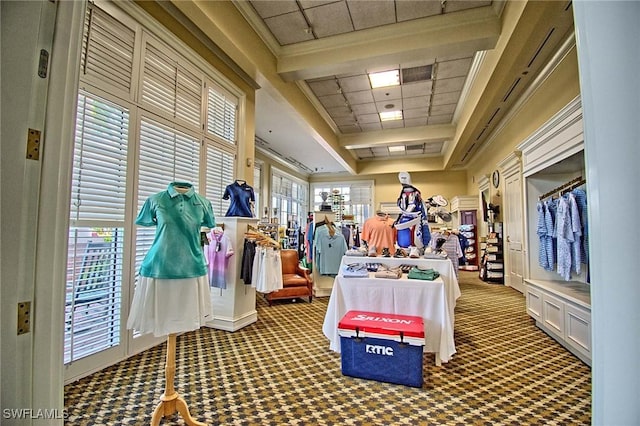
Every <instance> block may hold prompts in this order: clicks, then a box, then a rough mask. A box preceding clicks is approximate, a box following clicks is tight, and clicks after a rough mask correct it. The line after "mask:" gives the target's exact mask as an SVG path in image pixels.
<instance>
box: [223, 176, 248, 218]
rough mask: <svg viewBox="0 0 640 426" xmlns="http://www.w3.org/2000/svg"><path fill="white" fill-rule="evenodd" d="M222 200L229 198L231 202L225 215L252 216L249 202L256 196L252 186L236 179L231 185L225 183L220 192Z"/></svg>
mask: <svg viewBox="0 0 640 426" xmlns="http://www.w3.org/2000/svg"><path fill="white" fill-rule="evenodd" d="M222 199H223V200H228V199H231V204H230V205H229V209H228V210H227V214H226V215H225V216H227V217H229V216H238V217H253V212H252V211H251V203H253V202H255V200H256V197H255V194H254V192H253V188H252V187H251V186H249V185H248V184H247V182H245V181H243V180H236V181H235V182H233V183H232V184H231V185H227V187H226V188H225V190H224V194H222Z"/></svg>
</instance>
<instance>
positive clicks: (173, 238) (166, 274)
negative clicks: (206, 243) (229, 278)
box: [136, 182, 216, 279]
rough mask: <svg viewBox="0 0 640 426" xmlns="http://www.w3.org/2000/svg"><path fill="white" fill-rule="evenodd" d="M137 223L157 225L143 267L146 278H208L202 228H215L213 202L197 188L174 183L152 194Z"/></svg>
mask: <svg viewBox="0 0 640 426" xmlns="http://www.w3.org/2000/svg"><path fill="white" fill-rule="evenodd" d="M136 224H137V225H141V226H156V227H157V228H156V235H155V238H154V240H153V244H152V245H151V248H150V249H149V252H148V253H147V255H146V256H145V258H144V260H143V262H142V265H141V267H140V275H141V276H143V277H151V278H162V279H177V278H193V277H200V276H202V275H206V273H207V268H206V265H205V261H204V255H203V252H202V246H201V244H200V227H201V226H206V227H209V228H213V227H215V226H216V221H215V218H214V215H213V208H212V207H211V202H210V201H209V200H207V199H206V198H205V197H203V196H202V195H200V194H198V193H196V191H195V190H194V189H193V185H191V184H190V183H186V182H172V183H170V184H169V187H168V188H167V190H166V191H162V192H159V193H157V194H154V195H151V196H150V197H149V198H148V199H147V200H146V201H145V203H144V205H143V206H142V209H141V210H140V213H138V217H137V218H136Z"/></svg>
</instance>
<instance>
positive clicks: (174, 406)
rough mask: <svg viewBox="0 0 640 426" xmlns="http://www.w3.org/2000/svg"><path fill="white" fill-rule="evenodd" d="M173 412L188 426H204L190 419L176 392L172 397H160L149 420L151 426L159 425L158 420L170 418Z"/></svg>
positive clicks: (183, 403)
mask: <svg viewBox="0 0 640 426" xmlns="http://www.w3.org/2000/svg"><path fill="white" fill-rule="evenodd" d="M175 412H178V414H180V415H181V416H182V417H183V418H184V421H185V422H186V423H187V424H188V425H189V426H206V423H202V422H199V421H197V420H195V419H194V418H193V417H191V414H189V407H188V406H187V403H186V402H185V400H184V399H183V398H182V397H181V396H179V395H178V392H174V393H173V395H169V396H167V395H162V397H161V398H160V403H159V404H158V406H157V407H156V409H155V410H154V411H153V417H152V418H151V425H152V426H156V425H159V424H160V420H161V419H162V418H163V417H167V416H171V415H173V414H174V413H175Z"/></svg>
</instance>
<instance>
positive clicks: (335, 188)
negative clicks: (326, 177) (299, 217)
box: [311, 181, 373, 224]
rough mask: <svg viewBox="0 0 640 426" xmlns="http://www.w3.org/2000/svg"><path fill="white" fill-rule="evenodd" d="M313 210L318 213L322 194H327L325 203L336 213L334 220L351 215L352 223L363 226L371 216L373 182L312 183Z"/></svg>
mask: <svg viewBox="0 0 640 426" xmlns="http://www.w3.org/2000/svg"><path fill="white" fill-rule="evenodd" d="M311 190H312V191H313V210H314V211H319V210H320V206H321V205H322V202H323V199H322V193H323V192H325V193H327V202H328V203H329V204H330V205H331V207H332V211H334V212H335V213H336V220H337V221H341V220H342V217H343V216H344V215H353V222H354V223H357V224H363V223H364V221H365V220H366V219H368V218H369V217H371V216H372V214H373V182H369V181H366V182H351V183H347V182H342V183H341V182H330V183H313V184H312V185H311Z"/></svg>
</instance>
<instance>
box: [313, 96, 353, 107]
mask: <svg viewBox="0 0 640 426" xmlns="http://www.w3.org/2000/svg"><path fill="white" fill-rule="evenodd" d="M318 99H319V100H320V102H321V103H322V105H323V106H324V107H325V108H332V107H337V106H345V105H344V104H345V102H346V101H345V99H344V96H342V95H328V96H320V97H318Z"/></svg>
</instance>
